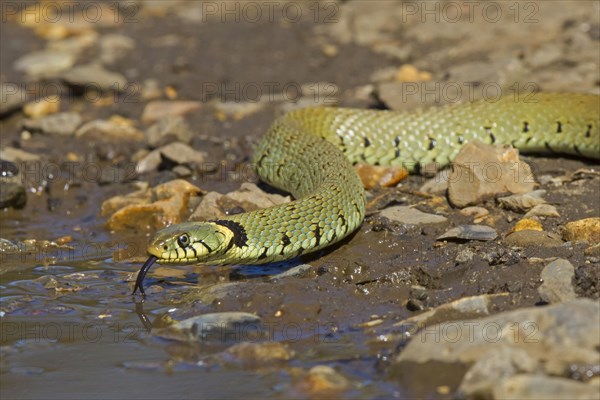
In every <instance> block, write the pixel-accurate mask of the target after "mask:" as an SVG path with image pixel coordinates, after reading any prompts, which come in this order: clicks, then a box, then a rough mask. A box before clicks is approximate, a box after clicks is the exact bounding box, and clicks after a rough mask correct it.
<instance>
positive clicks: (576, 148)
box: [573, 144, 581, 155]
mask: <svg viewBox="0 0 600 400" xmlns="http://www.w3.org/2000/svg"><path fill="white" fill-rule="evenodd" d="M573 150H575V153H577V154H578V155H581V151H579V147H578V146H577V145H576V144H575V145H573Z"/></svg>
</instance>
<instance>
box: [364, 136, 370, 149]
mask: <svg viewBox="0 0 600 400" xmlns="http://www.w3.org/2000/svg"><path fill="white" fill-rule="evenodd" d="M370 145H371V141H370V140H369V138H368V137H365V147H369V146H370Z"/></svg>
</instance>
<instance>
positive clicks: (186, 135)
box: [145, 115, 193, 147]
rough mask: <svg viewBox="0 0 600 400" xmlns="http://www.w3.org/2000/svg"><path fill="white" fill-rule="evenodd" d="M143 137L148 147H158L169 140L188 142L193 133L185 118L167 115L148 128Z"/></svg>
mask: <svg viewBox="0 0 600 400" xmlns="http://www.w3.org/2000/svg"><path fill="white" fill-rule="evenodd" d="M145 137H146V143H148V145H149V146H150V147H160V146H163V145H165V144H168V143H171V142H181V143H186V144H189V143H190V142H191V141H192V137H193V133H192V131H191V129H190V126H189V125H188V123H187V122H186V120H185V118H183V117H182V116H180V115H169V116H166V117H164V118H161V119H160V120H159V121H157V122H156V123H155V124H154V125H152V126H151V127H150V128H148V129H147V130H146V132H145Z"/></svg>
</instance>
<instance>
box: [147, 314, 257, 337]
mask: <svg viewBox="0 0 600 400" xmlns="http://www.w3.org/2000/svg"><path fill="white" fill-rule="evenodd" d="M260 324H261V318H260V317H259V316H257V315H255V314H250V313H245V312H235V311H231V312H220V313H209V314H203V315H199V316H197V317H192V318H188V319H184V320H183V321H179V322H175V323H174V324H172V325H169V326H167V327H165V328H156V329H152V333H153V334H154V335H156V336H159V337H162V338H165V339H172V340H180V341H192V342H195V341H198V340H200V341H218V342H227V341H232V340H233V341H235V340H237V341H239V340H244V338H241V337H240V332H250V331H254V329H253V328H254V327H256V329H258V330H260V329H263V328H262V327H261V325H260Z"/></svg>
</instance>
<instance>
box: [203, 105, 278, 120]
mask: <svg viewBox="0 0 600 400" xmlns="http://www.w3.org/2000/svg"><path fill="white" fill-rule="evenodd" d="M266 105H267V103H260V102H257V101H255V102H242V103H240V102H235V101H226V102H222V103H217V104H216V105H215V110H216V113H217V118H218V119H219V120H221V121H224V120H225V119H226V118H233V119H234V120H236V121H238V120H240V119H242V118H245V117H247V116H249V115H252V114H254V113H257V112H258V111H260V110H262V109H263V108H265V106H266Z"/></svg>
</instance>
